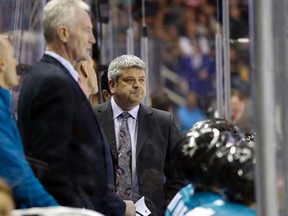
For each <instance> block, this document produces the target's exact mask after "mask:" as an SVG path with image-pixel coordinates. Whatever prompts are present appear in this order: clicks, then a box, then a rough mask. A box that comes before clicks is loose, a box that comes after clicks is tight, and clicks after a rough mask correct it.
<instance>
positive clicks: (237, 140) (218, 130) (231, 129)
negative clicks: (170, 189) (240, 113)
mask: <svg viewBox="0 0 288 216" xmlns="http://www.w3.org/2000/svg"><path fill="white" fill-rule="evenodd" d="M250 138H251V137H250ZM176 163H177V165H178V168H179V169H180V172H183V174H184V175H185V176H186V178H187V179H188V180H190V181H191V182H192V184H193V186H194V187H195V189H196V190H197V188H198V189H200V190H211V189H212V188H215V187H216V188H218V189H219V190H221V191H223V195H225V196H226V197H227V199H229V200H234V201H237V202H244V200H245V199H247V197H248V198H249V199H251V197H252V196H253V199H254V163H255V159H254V145H251V142H248V140H247V136H245V134H243V133H242V132H241V131H240V129H239V128H238V127H237V126H235V125H233V124H232V123H230V122H229V121H227V120H225V119H207V120H203V121H199V122H197V123H196V124H195V125H194V126H193V127H192V128H191V129H190V130H189V131H188V132H187V133H186V134H185V137H184V138H182V139H181V140H180V141H179V142H178V145H177V149H176ZM245 187H246V188H247V189H246V188H245ZM241 191H243V193H242V192H241ZM249 191H251V192H249ZM249 193H250V194H249ZM251 194H252V195H251ZM234 197H235V198H234ZM238 197H239V198H238Z"/></svg>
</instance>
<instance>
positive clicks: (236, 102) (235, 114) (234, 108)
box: [230, 89, 247, 125]
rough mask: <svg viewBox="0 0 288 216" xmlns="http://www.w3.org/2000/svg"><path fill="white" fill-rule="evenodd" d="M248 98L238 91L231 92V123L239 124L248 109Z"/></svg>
mask: <svg viewBox="0 0 288 216" xmlns="http://www.w3.org/2000/svg"><path fill="white" fill-rule="evenodd" d="M246 102H247V97H246V95H245V94H244V93H242V92H241V91H239V90H237V89H232V90H231V99H230V103H231V107H230V108H231V122H232V123H233V124H236V125H237V124H238V122H239V121H240V119H241V118H242V116H243V113H244V111H245V108H246Z"/></svg>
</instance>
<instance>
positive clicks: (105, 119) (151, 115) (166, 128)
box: [94, 101, 185, 215]
mask: <svg viewBox="0 0 288 216" xmlns="http://www.w3.org/2000/svg"><path fill="white" fill-rule="evenodd" d="M94 112H95V114H96V116H97V117H98V119H99V122H100V123H101V125H102V128H103V129H104V131H105V133H106V135H107V138H108V141H109V143H110V147H111V150H112V155H113V161H114V164H115V166H116V164H117V146H116V138H115V131H114V121H113V111H112V106H111V102H110V101H108V102H106V103H103V104H100V105H97V106H95V107H94ZM178 140H179V132H178V129H177V127H176V125H175V122H174V120H173V115H172V114H171V113H168V112H165V111H162V110H157V109H153V108H150V107H148V106H145V105H142V104H141V105H140V108H139V112H138V137H137V147H136V167H137V168H136V169H137V178H138V184H139V185H138V186H139V195H140V197H141V196H145V197H146V200H145V201H146V203H147V205H148V208H150V210H151V211H152V213H153V215H162V214H163V209H164V207H166V205H167V204H168V202H169V201H170V200H171V199H172V198H173V196H174V195H175V194H176V192H177V191H178V190H179V189H181V188H182V187H183V186H184V185H185V184H184V182H183V181H182V180H181V179H180V178H178V177H179V176H177V170H176V169H175V167H174V165H173V163H172V157H173V150H174V147H175V145H176V143H177V141H178ZM164 179H166V182H165V184H163V181H164ZM160 212H161V213H160Z"/></svg>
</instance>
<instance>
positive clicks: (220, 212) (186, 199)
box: [165, 184, 256, 216]
mask: <svg viewBox="0 0 288 216" xmlns="http://www.w3.org/2000/svg"><path fill="white" fill-rule="evenodd" d="M231 215H233V216H238V215H239V216H256V211H255V210H254V209H252V208H250V207H249V206H246V205H243V204H238V203H231V202H227V201H225V200H223V198H222V197H221V195H219V194H217V193H213V192H196V193H195V192H194V188H193V186H192V185H191V184H189V185H187V186H186V187H184V188H182V189H181V190H180V191H179V192H178V193H177V194H176V195H175V196H174V198H173V200H172V201H171V202H170V203H169V205H168V207H167V209H166V212H165V216H231Z"/></svg>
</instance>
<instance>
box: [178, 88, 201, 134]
mask: <svg viewBox="0 0 288 216" xmlns="http://www.w3.org/2000/svg"><path fill="white" fill-rule="evenodd" d="M177 118H178V123H179V128H180V131H181V132H182V133H184V132H187V130H189V129H190V128H191V127H192V126H193V125H194V124H195V123H196V122H198V121H200V120H203V119H205V118H206V115H205V113H204V112H203V111H202V109H201V108H200V107H199V106H198V96H197V94H196V92H194V91H191V92H189V93H188V94H187V95H186V104H185V105H180V106H179V107H178V110H177Z"/></svg>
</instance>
